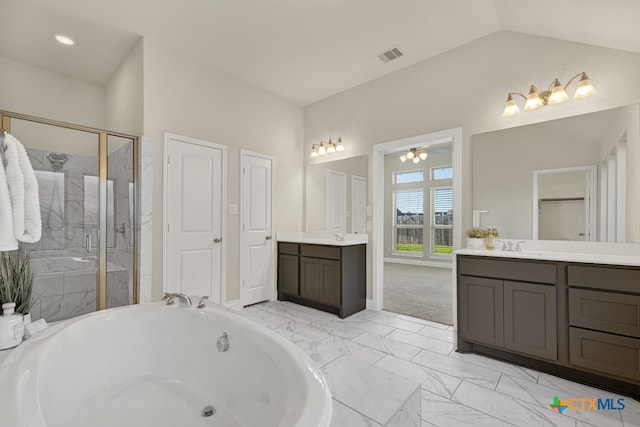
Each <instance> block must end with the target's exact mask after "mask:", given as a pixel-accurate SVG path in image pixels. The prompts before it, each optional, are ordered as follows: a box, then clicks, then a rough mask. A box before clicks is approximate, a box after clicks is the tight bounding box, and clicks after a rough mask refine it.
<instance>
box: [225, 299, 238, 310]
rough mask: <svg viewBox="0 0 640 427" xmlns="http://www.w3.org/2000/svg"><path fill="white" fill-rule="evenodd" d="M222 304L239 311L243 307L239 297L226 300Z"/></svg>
mask: <svg viewBox="0 0 640 427" xmlns="http://www.w3.org/2000/svg"><path fill="white" fill-rule="evenodd" d="M224 305H225V307H227V308H230V309H231V310H235V311H240V310H242V308H243V307H242V304H241V303H240V300H239V299H234V300H233V301H227V302H226V303H225V304H224Z"/></svg>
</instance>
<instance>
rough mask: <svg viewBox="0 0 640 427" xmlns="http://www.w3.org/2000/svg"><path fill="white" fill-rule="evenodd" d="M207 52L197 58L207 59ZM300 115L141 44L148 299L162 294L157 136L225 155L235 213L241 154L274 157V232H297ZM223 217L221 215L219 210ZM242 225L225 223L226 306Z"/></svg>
mask: <svg viewBox="0 0 640 427" xmlns="http://www.w3.org/2000/svg"><path fill="white" fill-rule="evenodd" d="M208 54H209V52H203V55H208ZM302 126H303V110H302V107H300V106H297V105H295V104H292V103H290V102H288V101H285V100H283V99H281V98H278V97H276V96H274V95H272V94H270V93H267V92H265V91H264V90H262V89H258V88H256V87H255V86H252V85H250V84H248V83H245V82H242V81H240V80H237V79H235V78H232V77H230V76H228V75H225V74H223V73H221V72H218V71H216V70H213V69H209V68H207V67H205V66H204V65H203V64H201V63H198V62H196V61H193V60H191V59H189V58H186V57H185V56H183V55H182V54H181V53H179V52H174V51H170V50H167V49H166V48H164V47H163V46H162V45H161V44H160V43H157V42H155V41H154V40H151V39H149V38H145V41H144V134H145V135H149V136H151V137H152V138H153V142H154V147H153V152H154V159H155V161H154V164H153V175H154V190H153V191H154V194H153V200H154V202H153V212H154V213H153V242H154V252H153V296H154V299H159V297H160V296H161V291H162V236H163V233H162V194H163V188H162V161H158V159H161V158H162V152H163V132H165V131H167V132H171V133H175V134H179V135H185V136H190V137H194V138H199V139H203V140H206V141H211V142H214V143H218V144H224V145H226V146H227V147H228V151H227V156H228V157H227V158H228V178H227V202H228V203H229V204H236V205H240V149H241V148H245V149H249V150H252V151H256V152H260V153H265V154H270V155H274V156H276V164H275V170H276V176H275V187H276V191H275V198H274V203H275V207H276V213H275V230H274V231H275V232H277V231H285V230H286V231H290V230H291V229H292V227H293V226H292V224H302V206H303V199H302V192H303V188H302V185H303V184H302V183H303V176H302V173H303V168H302V158H303V154H302V144H301V141H302V138H303V132H302V129H303V128H302ZM224 210H225V211H227V209H226V208H225V209H224ZM239 241H240V218H239V216H238V215H228V217H227V236H226V242H227V266H226V267H227V269H226V271H227V278H226V283H227V289H226V291H227V301H232V300H234V299H237V298H239V285H238V280H239V279H238V273H239V251H240V248H239Z"/></svg>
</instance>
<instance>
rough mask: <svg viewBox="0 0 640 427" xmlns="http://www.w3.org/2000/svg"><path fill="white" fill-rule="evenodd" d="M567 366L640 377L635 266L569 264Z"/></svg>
mask: <svg viewBox="0 0 640 427" xmlns="http://www.w3.org/2000/svg"><path fill="white" fill-rule="evenodd" d="M567 283H568V285H569V361H570V363H571V365H574V366H577V367H581V368H586V369H589V370H592V371H596V372H600V373H604V374H607V375H613V376H616V377H620V378H624V379H630V380H634V381H640V269H638V268H632V267H629V268H620V267H616V266H594V265H569V266H568V267H567Z"/></svg>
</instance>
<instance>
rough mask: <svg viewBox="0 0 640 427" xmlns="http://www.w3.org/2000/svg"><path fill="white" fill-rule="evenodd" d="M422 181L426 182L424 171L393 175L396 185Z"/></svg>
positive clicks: (395, 173)
mask: <svg viewBox="0 0 640 427" xmlns="http://www.w3.org/2000/svg"><path fill="white" fill-rule="evenodd" d="M422 181H424V172H423V171H407V172H394V174H393V183H394V184H407V183H409V182H422Z"/></svg>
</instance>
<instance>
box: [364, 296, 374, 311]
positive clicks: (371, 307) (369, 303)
mask: <svg viewBox="0 0 640 427" xmlns="http://www.w3.org/2000/svg"><path fill="white" fill-rule="evenodd" d="M365 307H366V308H367V310H375V305H374V304H373V299H371V298H367V305H366V306H365Z"/></svg>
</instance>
